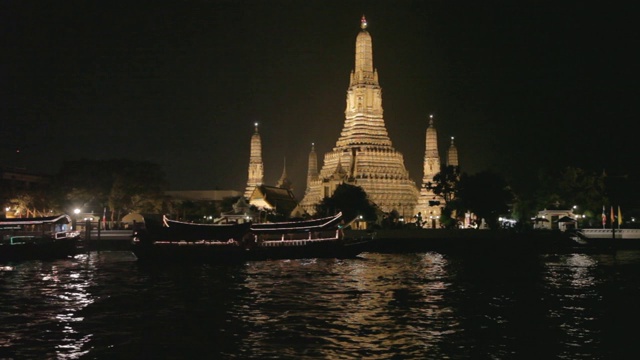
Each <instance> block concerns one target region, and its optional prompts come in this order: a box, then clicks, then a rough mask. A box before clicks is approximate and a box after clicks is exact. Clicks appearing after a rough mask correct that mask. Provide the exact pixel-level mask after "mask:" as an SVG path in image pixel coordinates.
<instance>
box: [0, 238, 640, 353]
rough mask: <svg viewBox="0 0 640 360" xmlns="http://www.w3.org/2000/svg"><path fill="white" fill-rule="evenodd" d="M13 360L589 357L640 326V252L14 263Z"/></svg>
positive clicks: (0, 276)
mask: <svg viewBox="0 0 640 360" xmlns="http://www.w3.org/2000/svg"><path fill="white" fill-rule="evenodd" d="M0 294H2V296H0V327H1V332H0V333H1V334H2V336H0V358H15V359H18V358H39V359H40V358H41V359H49V358H56V359H79V358H91V359H112V358H122V357H144V358H154V359H158V358H198V357H199V356H200V354H201V353H206V354H209V355H211V357H224V358H238V359H248V358H255V359H262V358H290V359H293V358H296V359H298V358H320V359H328V358H332V359H333V358H337V359H362V358H367V359H388V358H391V357H397V358H416V359H424V358H428V359H441V358H453V359H455V358H458V359H467V358H496V359H504V358H522V357H529V358H530V357H532V356H533V357H537V358H567V359H576V358H589V359H598V358H600V359H606V358H611V357H613V356H618V355H622V354H624V353H625V351H626V350H629V349H630V344H632V343H635V342H634V340H633V339H632V338H631V337H630V335H629V334H626V333H625V332H624V331H623V330H622V329H624V326H629V325H631V324H635V322H636V321H637V320H640V311H638V310H634V306H635V308H637V304H638V303H639V302H640V251H635V252H634V251H630V252H620V253H619V254H613V255H612V254H582V253H575V254H531V255H530V256H529V255H528V256H523V255H522V254H520V255H518V256H510V255H508V254H506V255H505V254H491V253H479V254H468V253H462V254H446V253H444V254H441V253H435V252H427V253H416V254H374V253H365V254H363V255H362V256H361V257H360V258H358V259H345V260H335V259H312V260H289V261H287V260H284V261H263V262H251V263H247V264H243V265H233V266H216V265H206V264H205V265H163V266H143V265H141V264H138V263H136V262H135V261H132V259H131V257H130V254H128V253H118V252H114V253H109V252H103V253H91V254H90V255H86V254H85V255H81V256H78V257H76V258H75V259H67V260H60V261H52V262H39V261H32V262H25V263H20V264H10V265H6V264H5V265H2V267H1V268H0Z"/></svg>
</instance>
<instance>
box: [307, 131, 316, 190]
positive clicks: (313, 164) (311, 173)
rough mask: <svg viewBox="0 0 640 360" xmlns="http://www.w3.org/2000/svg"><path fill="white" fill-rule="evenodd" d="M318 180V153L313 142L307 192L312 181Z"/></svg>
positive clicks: (308, 169) (310, 152) (308, 168)
mask: <svg viewBox="0 0 640 360" xmlns="http://www.w3.org/2000/svg"><path fill="white" fill-rule="evenodd" d="M317 180H318V156H317V155H316V148H315V144H314V143H311V151H309V164H308V167H307V189H306V190H305V194H306V193H307V192H309V189H310V187H311V183H313V182H314V181H317Z"/></svg>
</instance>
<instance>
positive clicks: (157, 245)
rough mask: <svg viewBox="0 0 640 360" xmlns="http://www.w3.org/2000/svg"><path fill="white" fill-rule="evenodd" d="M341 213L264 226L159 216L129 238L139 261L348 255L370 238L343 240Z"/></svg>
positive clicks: (357, 252) (364, 244) (354, 254)
mask: <svg viewBox="0 0 640 360" xmlns="http://www.w3.org/2000/svg"><path fill="white" fill-rule="evenodd" d="M343 225H344V224H343V218H342V214H341V213H339V214H337V215H335V216H331V217H326V218H321V219H311V220H301V221H289V222H276V223H265V224H252V223H245V224H206V225H205V224H193V223H186V222H180V221H175V220H170V219H167V218H166V217H163V219H162V226H161V227H159V226H158V225H157V224H153V222H152V225H151V227H149V228H147V229H146V232H145V233H143V232H141V233H140V235H134V243H133V252H134V254H135V255H136V256H137V257H138V258H139V259H141V260H145V259H154V258H155V259H159V258H162V259H167V260H186V261H191V260H196V261H214V262H220V261H225V262H226V261H250V260H267V259H296V258H344V257H353V256H356V255H358V254H359V253H361V252H363V251H364V250H365V246H366V245H367V243H368V240H370V239H363V238H359V239H348V238H345V236H344V232H343V230H342V227H343Z"/></svg>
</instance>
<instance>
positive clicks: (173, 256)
mask: <svg viewBox="0 0 640 360" xmlns="http://www.w3.org/2000/svg"><path fill="white" fill-rule="evenodd" d="M368 244H369V242H368V241H366V240H357V241H356V240H342V239H341V240H326V241H282V242H277V241H270V242H266V243H263V244H253V245H244V246H242V245H239V244H238V243H231V242H229V243H218V244H213V243H210V242H209V243H207V242H190V243H189V242H156V243H146V244H145V243H134V244H133V247H132V251H133V253H134V254H135V255H136V257H137V258H138V260H141V261H177V262H209V263H233V262H246V261H260V260H276V259H305V258H351V257H355V256H357V255H358V254H360V253H362V252H363V251H365V250H366V247H367V245H368Z"/></svg>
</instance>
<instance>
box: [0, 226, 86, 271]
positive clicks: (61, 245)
mask: <svg viewBox="0 0 640 360" xmlns="http://www.w3.org/2000/svg"><path fill="white" fill-rule="evenodd" d="M70 227H71V218H70V217H69V216H68V215H59V216H48V217H35V218H14V219H0V234H1V235H2V240H0V261H20V260H45V259H58V258H65V257H67V256H71V255H75V254H76V253H77V252H78V248H79V245H80V241H81V238H80V233H79V232H77V231H71V229H70Z"/></svg>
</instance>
